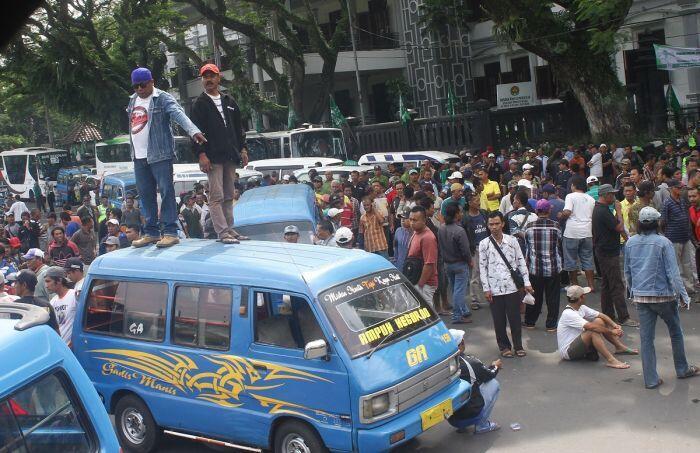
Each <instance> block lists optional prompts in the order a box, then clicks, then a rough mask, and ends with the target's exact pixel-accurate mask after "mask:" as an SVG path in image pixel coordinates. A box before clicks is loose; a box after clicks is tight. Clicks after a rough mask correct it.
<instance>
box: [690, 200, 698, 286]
mask: <svg viewBox="0 0 700 453" xmlns="http://www.w3.org/2000/svg"><path fill="white" fill-rule="evenodd" d="M688 201H690V208H688V210H689V211H690V223H691V224H692V225H693V236H692V242H693V244H694V245H695V267H696V269H697V271H698V272H700V253H698V246H699V245H700V196H698V189H697V188H695V187H693V188H688Z"/></svg>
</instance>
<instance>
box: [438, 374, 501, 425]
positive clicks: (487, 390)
mask: <svg viewBox="0 0 700 453" xmlns="http://www.w3.org/2000/svg"><path fill="white" fill-rule="evenodd" d="M479 390H480V391H481V396H482V397H483V398H484V407H482V408H481V412H479V415H477V416H476V417H472V418H468V419H464V420H454V419H453V418H451V419H450V425H452V426H454V427H455V428H466V427H468V426H472V425H473V426H474V427H475V428H476V429H479V428H485V427H487V426H488V422H489V417H490V416H491V412H492V411H493V407H494V406H495V405H496V400H497V399H498V394H499V393H500V392H501V384H499V383H498V381H497V380H496V379H491V380H490V381H488V382H486V383H484V384H479Z"/></svg>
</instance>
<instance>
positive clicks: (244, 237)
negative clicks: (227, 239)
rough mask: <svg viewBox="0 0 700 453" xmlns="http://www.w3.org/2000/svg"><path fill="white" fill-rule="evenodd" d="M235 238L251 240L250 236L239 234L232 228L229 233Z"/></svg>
mask: <svg viewBox="0 0 700 453" xmlns="http://www.w3.org/2000/svg"><path fill="white" fill-rule="evenodd" d="M229 234H230V235H231V236H232V237H233V238H234V239H238V240H239V241H250V238H249V237H248V236H243V235H242V234H238V232H237V231H234V230H231V232H230V233H229Z"/></svg>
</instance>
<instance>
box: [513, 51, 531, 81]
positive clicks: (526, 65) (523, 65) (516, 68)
mask: <svg viewBox="0 0 700 453" xmlns="http://www.w3.org/2000/svg"><path fill="white" fill-rule="evenodd" d="M510 67H511V70H512V72H513V79H514V80H513V82H529V81H531V80H532V77H531V75H530V57H527V56H525V57H520V58H513V59H512V60H510Z"/></svg>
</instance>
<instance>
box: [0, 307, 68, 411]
mask: <svg viewBox="0 0 700 453" xmlns="http://www.w3.org/2000/svg"><path fill="white" fill-rule="evenodd" d="M17 322H18V320H17V319H0V357H2V358H3V359H2V360H0V397H2V395H3V394H4V393H5V392H7V391H12V390H13V389H15V388H17V387H18V386H20V385H22V384H23V383H24V379H25V378H26V376H27V375H36V374H40V373H41V372H42V371H43V370H45V369H49V368H52V367H53V366H54V364H55V363H58V362H60V361H61V357H60V354H59V352H58V351H57V350H56V348H55V343H54V341H52V339H51V338H50V337H48V335H52V333H51V330H52V329H51V328H50V327H49V326H37V327H32V328H30V329H27V330H24V331H21V332H19V331H17V330H15V324H17ZM53 335H55V333H54V334H53ZM18 351H22V353H21V354H20V353H18ZM28 358H30V360H28Z"/></svg>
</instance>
